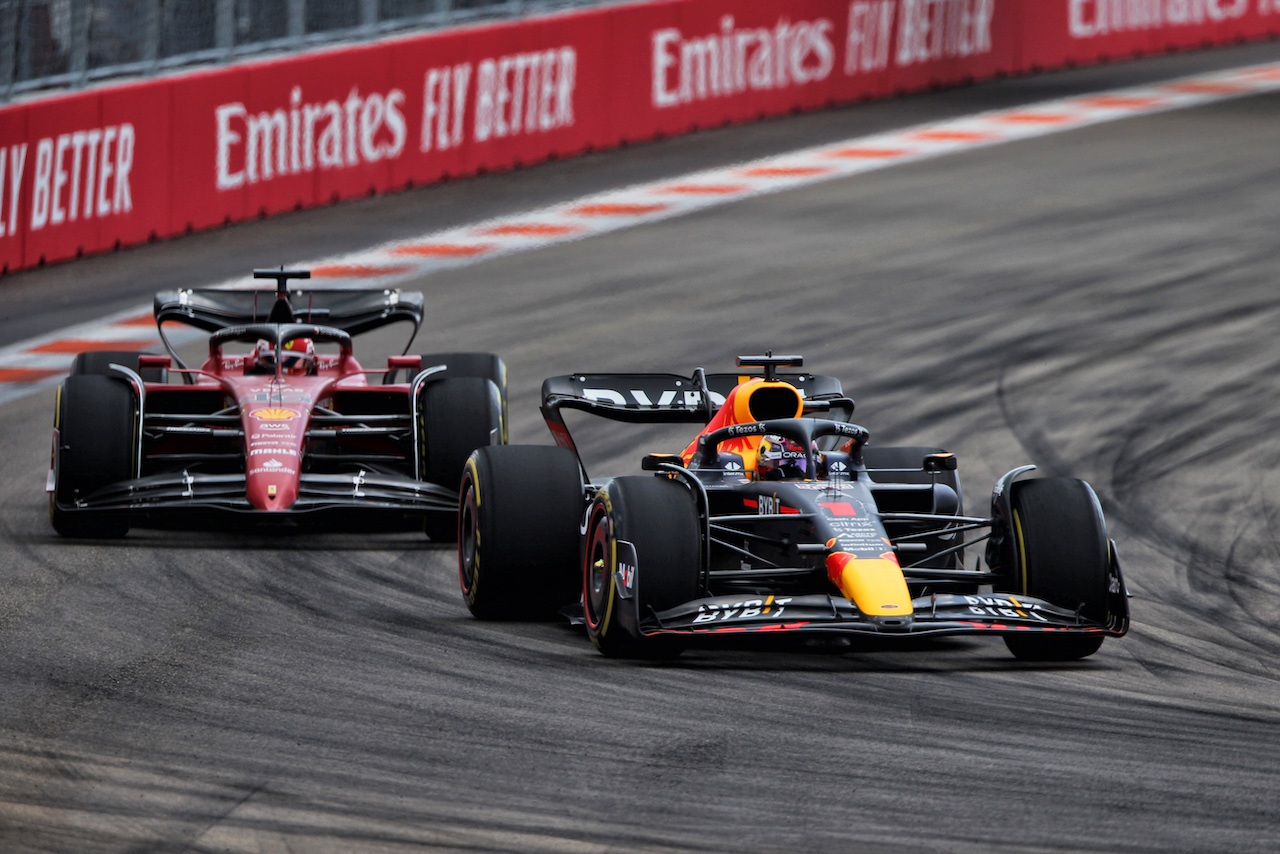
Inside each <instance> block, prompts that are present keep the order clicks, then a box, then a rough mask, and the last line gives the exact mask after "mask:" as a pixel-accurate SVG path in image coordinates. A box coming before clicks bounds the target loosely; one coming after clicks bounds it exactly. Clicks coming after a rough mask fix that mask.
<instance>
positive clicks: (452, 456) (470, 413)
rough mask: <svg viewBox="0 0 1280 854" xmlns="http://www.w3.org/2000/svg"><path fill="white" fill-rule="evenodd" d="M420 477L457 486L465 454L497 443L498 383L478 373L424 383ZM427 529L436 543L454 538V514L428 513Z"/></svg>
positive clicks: (499, 420) (499, 429) (499, 415)
mask: <svg viewBox="0 0 1280 854" xmlns="http://www.w3.org/2000/svg"><path fill="white" fill-rule="evenodd" d="M421 411H422V425H421V429H422V441H421V447H422V456H423V460H422V472H423V480H426V481H428V482H430V483H434V484H438V485H440V486H446V487H448V488H450V489H454V488H456V487H457V485H458V482H459V480H460V479H461V478H462V470H463V468H464V467H465V466H466V464H467V457H469V456H471V452H472V451H474V450H475V449H476V448H479V447H483V446H486V445H492V444H500V443H501V441H500V437H501V433H502V407H501V402H500V401H499V399H498V388H497V386H495V385H494V384H493V382H492V381H490V380H486V379H483V378H481V377H458V378H456V379H445V380H439V381H437V382H432V383H428V384H427V386H426V387H425V388H424V389H423V391H422V410H421ZM425 527H426V532H427V535H428V536H430V537H431V539H433V540H436V541H438V542H450V543H451V542H455V541H457V539H458V527H457V520H456V519H455V518H454V517H453V516H452V514H446V513H440V514H433V515H430V516H428V517H427V520H426V523H425Z"/></svg>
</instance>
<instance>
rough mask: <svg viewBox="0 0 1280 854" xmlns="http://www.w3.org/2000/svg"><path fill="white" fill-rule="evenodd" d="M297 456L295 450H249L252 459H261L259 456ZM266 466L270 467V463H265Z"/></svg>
mask: <svg viewBox="0 0 1280 854" xmlns="http://www.w3.org/2000/svg"><path fill="white" fill-rule="evenodd" d="M297 455H298V451H297V449H295V448H278V447H268V448H252V449H250V450H249V456H251V457H259V456H282V457H296V456H297ZM264 465H269V463H264Z"/></svg>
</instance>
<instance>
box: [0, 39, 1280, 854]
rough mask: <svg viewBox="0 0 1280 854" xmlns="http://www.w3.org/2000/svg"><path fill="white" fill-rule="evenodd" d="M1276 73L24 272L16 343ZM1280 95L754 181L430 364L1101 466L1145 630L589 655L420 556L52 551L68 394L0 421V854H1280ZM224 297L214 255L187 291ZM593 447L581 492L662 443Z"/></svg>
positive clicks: (575, 276)
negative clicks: (295, 277) (342, 262)
mask: <svg viewBox="0 0 1280 854" xmlns="http://www.w3.org/2000/svg"><path fill="white" fill-rule="evenodd" d="M1276 59H1280V46H1277V45H1275V44H1262V45H1255V46H1245V47H1240V48H1232V49H1229V50H1224V51H1216V52H1212V53H1197V54H1187V55H1180V56H1170V57H1159V58H1154V59H1148V60H1145V61H1142V62H1137V63H1124V64H1116V65H1111V66H1104V67H1101V68H1095V69H1086V70H1076V71H1071V72H1065V73H1061V74H1054V75H1047V76H1043V77H1035V78H1023V79H1016V80H1005V81H996V82H993V83H990V84H983V85H979V86H975V87H971V88H968V89H963V90H956V91H951V92H938V93H930V94H926V95H921V96H917V97H912V98H906V99H901V100H896V101H890V102H885V103H880V104H869V105H862V106H857V107H852V108H849V109H844V110H837V111H830V112H824V113H818V114H812V115H806V116H799V117H792V118H788V119H784V120H778V121H771V122H766V123H762V124H757V125H750V126H744V127H736V128H726V129H721V130H717V131H713V132H708V133H704V134H701V135H698V136H694V137H689V138H684V139H676V140H668V141H666V142H663V143H659V144H653V145H646V146H637V147H634V148H631V149H627V150H624V151H619V152H611V153H603V154H598V155H593V156H591V157H588V158H584V159H582V160H577V161H566V162H561V163H552V164H547V165H545V166H542V167H538V168H534V169H530V170H525V171H522V172H513V173H508V174H503V175H494V176H487V177H484V178H480V179H476V180H471V181H462V182H457V183H453V184H448V185H444V186H441V187H438V188H431V189H427V190H422V191H417V192H413V193H407V194H402V195H397V196H389V197H385V198H377V199H369V200H363V201H360V202H356V203H351V204H346V205H340V206H336V207H333V208H327V209H324V210H320V211H315V212H310V213H304V214H296V215H291V216H286V217H280V218H278V219H273V220H268V221H266V222H261V223H254V224H250V225H245V226H238V227H235V228H230V229H226V230H222V231H218V232H212V233H209V234H203V235H197V236H194V237H191V238H188V239H184V240H179V241H174V242H171V243H163V244H157V245H153V246H148V247H143V248H140V249H136V250H130V251H126V252H121V253H117V254H115V255H110V256H104V257H101V258H92V259H87V260H84V261H80V262H76V263H72V264H67V265H62V266H58V267H51V268H49V269H45V270H39V271H34V272H31V273H24V274H21V275H15V276H10V277H7V278H5V279H0V335H2V336H4V340H7V341H14V340H17V339H18V338H22V337H27V336H29V335H32V334H35V333H36V332H42V331H48V330H52V329H54V328H57V327H58V326H61V325H65V324H66V323H69V322H71V321H77V320H84V319H88V318H91V317H93V316H95V315H96V314H98V313H102V312H106V311H109V310H116V309H120V308H127V307H130V306H132V305H135V304H136V305H139V306H141V305H146V304H147V298H148V296H149V294H150V293H151V292H153V291H155V290H157V289H159V288H161V287H172V286H173V285H175V284H186V283H189V284H199V283H200V282H201V281H204V280H208V281H216V280H219V279H221V278H225V277H227V276H229V275H232V274H235V273H239V272H246V273H247V271H248V270H249V269H250V268H251V267H254V266H267V265H270V264H276V263H283V262H292V261H295V260H299V259H302V258H307V257H314V256H317V255H320V254H329V253H331V252H334V251H338V250H341V249H344V248H353V249H354V248H357V247H358V246H360V245H363V243H362V241H363V242H364V243H368V242H373V241H375V240H378V239H386V238H390V237H395V236H398V235H401V234H413V233H419V232H422V231H425V230H427V229H430V228H434V227H437V226H439V227H444V226H448V225H454V224H458V223H463V222H468V221H471V220H474V219H479V218H481V217H483V216H489V215H496V214H499V213H504V212H514V211H519V210H522V209H525V208H529V207H534V206H536V205H540V204H546V203H549V202H552V201H555V200H560V199H567V198H571V197H573V196H575V195H578V194H581V193H583V192H586V191H589V190H594V189H600V188H604V187H608V186H614V185H620V184H625V183H631V182H634V181H639V180H646V179H650V178H656V177H660V176H663V175H669V174H670V175H674V174H679V173H681V172H684V171H689V170H691V169H693V168H696V167H702V166H710V165H715V164H718V163H724V162H732V161H734V160H739V159H746V158H748V157H752V156H757V155H760V154H764V153H769V152H773V151H780V150H784V149H786V148H790V147H800V146H803V145H811V144H816V143H818V142H823V141H827V140H836V139H841V138H844V137H848V136H854V135H858V134H862V133H869V132H872V131H875V130H882V129H886V128H892V127H899V126H905V125H910V124H914V123H917V122H920V121H923V120H925V119H932V118H940V117H944V116H951V115H959V114H963V113H966V112H972V111H976V110H978V109H984V108H988V107H995V106H1006V105H1012V104H1017V103H1021V102H1024V101H1033V100H1040V99H1044V98H1048V97H1058V96H1061V95H1064V94H1068V93H1070V92H1074V91H1087V90H1090V89H1101V88H1112V87H1116V86H1122V85H1128V84H1133V83H1137V82H1146V81H1149V80H1156V79H1161V78H1163V77H1166V76H1173V75H1176V74H1184V73H1190V72H1194V71H1199V70H1204V69H1208V68H1214V67H1227V66H1232V65H1238V64H1245V63H1247V62H1256V61H1275V60H1276ZM1278 141H1280V97H1276V96H1266V97H1253V98H1247V99H1240V100H1235V101H1225V102H1221V103H1218V104H1214V105H1210V106H1206V107H1201V108H1197V109H1193V110H1186V111H1180V112H1173V113H1166V114H1160V115H1153V116H1148V117H1144V118H1139V119H1133V120H1127V121H1122V122H1115V123H1111V124H1107V125H1102V126H1096V127H1091V128H1087V129H1083V130H1077V131H1073V132H1069V133H1063V134H1058V135H1054V136H1048V137H1044V138H1041V139H1036V140H1032V141H1028V142H1022V143H1017V144H1012V145H1005V146H1000V147H995V148H990V149H984V150H978V151H972V152H968V153H965V154H962V155H957V156H954V157H949V158H943V159H938V160H934V161H929V162H924V163H919V164H914V165H908V166H905V167H902V168H895V169H889V170H885V171H881V172H877V173H874V174H869V175H865V176H862V177H858V178H855V179H851V180H845V181H838V182H832V183H827V184H821V185H816V186H811V187H808V188H805V189H802V190H797V191H794V192H789V193H783V194H779V195H774V196H768V197H762V198H755V199H751V200H748V201H745V202H742V203H740V204H736V205H731V206H726V207H722V208H718V209H714V210H710V211H705V212H703V213H700V214H697V215H694V216H689V217H686V218H683V219H677V220H670V221H665V222H660V223H657V224H653V225H649V226H644V227H641V228H637V229H633V230H629V231H622V232H617V233H613V234H609V235H606V236H603V237H599V238H595V239H591V240H585V241H581V242H577V243H573V244H568V245H563V246H558V247H554V248H550V249H546V250H542V251H538V252H534V253H529V254H525V255H518V256H512V257H507V258H501V259H496V260H494V261H491V262H486V263H482V264H478V265H475V266H472V267H468V268H463V269H459V270H454V271H451V272H445V273H441V274H438V275H435V276H433V277H431V278H429V279H425V280H423V281H422V282H421V283H419V284H420V287H421V289H422V290H423V291H425V293H426V295H427V301H428V306H429V309H430V317H429V320H428V322H427V324H426V327H425V329H424V332H423V337H422V339H421V341H420V343H421V344H422V348H423V349H432V350H455V349H485V350H495V351H497V352H499V353H500V354H501V355H502V356H503V358H504V359H505V360H506V361H507V364H508V366H509V368H510V375H511V413H512V419H513V422H512V439H513V441H523V442H538V443H549V436H548V434H547V432H546V430H545V428H544V427H543V426H542V425H541V420H540V417H539V415H538V412H537V394H538V387H539V384H540V382H541V380H542V379H543V378H544V377H546V376H549V375H552V374H558V373H567V372H569V371H575V370H584V369H594V370H601V371H607V370H662V371H675V372H689V371H691V370H692V369H693V368H694V367H696V366H705V367H706V368H708V369H727V368H728V367H729V366H730V365H731V364H732V359H733V357H734V356H735V355H738V354H741V353H751V352H758V351H760V350H763V349H765V348H772V349H773V350H774V351H775V352H783V351H786V352H797V353H801V354H803V355H804V356H805V357H806V367H807V368H809V369H811V370H813V371H815V372H818V373H826V374H833V375H835V376H837V377H840V378H841V379H842V380H843V381H844V384H845V388H846V390H847V391H849V392H850V393H851V395H852V396H853V397H855V398H856V399H857V400H858V413H857V416H856V419H855V420H857V421H858V422H859V423H861V424H863V425H865V426H867V427H868V428H869V429H870V430H871V433H872V437H873V441H875V442H877V443H879V444H936V445H941V446H944V447H947V448H948V449H950V450H953V451H955V452H956V453H957V454H958V455H959V456H960V461H961V463H960V465H961V477H962V480H963V483H964V486H965V492H966V499H967V504H968V506H969V507H970V509H974V510H976V509H978V508H981V507H983V506H984V505H985V502H986V495H987V494H988V492H989V490H990V488H991V485H992V484H993V482H994V480H995V478H996V477H997V476H999V475H1000V474H1001V473H1003V472H1004V471H1006V470H1008V469H1010V468H1013V467H1014V466H1017V465H1021V464H1023V463H1027V462H1030V463H1034V464H1036V465H1037V466H1039V467H1040V468H1041V470H1042V471H1044V472H1047V473H1050V474H1064V475H1072V476H1077V477H1083V478H1085V479H1087V480H1089V481H1090V482H1091V483H1093V485H1094V486H1095V488H1096V489H1097V490H1098V492H1099V494H1100V495H1101V497H1102V500H1103V502H1104V505H1105V507H1106V510H1107V513H1108V515H1109V521H1110V526H1111V534H1112V536H1114V537H1115V538H1116V540H1117V541H1118V543H1119V548H1120V555H1121V558H1122V561H1123V566H1124V569H1125V572H1126V576H1127V580H1128V584H1129V587H1130V589H1131V590H1132V592H1133V594H1134V599H1133V600H1132V609H1133V617H1134V623H1133V628H1132V631H1131V632H1130V634H1129V636H1128V637H1126V638H1124V639H1122V640H1119V641H1108V642H1107V643H1106V644H1104V646H1103V648H1102V650H1101V651H1100V652H1099V653H1098V654H1097V655H1095V656H1094V657H1092V658H1090V659H1088V660H1086V661H1084V662H1080V663H1073V664H1068V665H1055V666H1044V665H1035V666H1033V665H1026V664H1020V663H1018V662H1016V661H1015V660H1013V659H1012V658H1011V657H1010V656H1009V654H1008V653H1007V651H1006V650H1005V648H1004V645H1003V644H1002V643H1000V641H999V640H995V639H953V640H945V641H935V642H927V643H917V644H915V645H913V646H912V647H911V648H904V649H892V648H884V647H878V646H872V645H867V644H854V645H852V646H832V645H825V646H821V647H813V648H798V647H788V648H783V649H767V648H766V649H760V648H745V647H742V646H739V647H737V648H732V649H724V650H715V649H712V650H696V651H692V652H690V653H687V654H686V655H685V656H683V657H682V658H680V659H677V660H676V661H675V662H673V663H668V664H629V663H625V662H615V661H610V660H606V659H604V658H603V657H601V656H599V655H598V654H597V653H596V652H595V650H594V649H593V648H592V647H591V646H590V644H589V643H588V642H587V641H586V639H585V637H583V636H582V635H581V634H580V633H578V632H577V631H575V630H573V629H571V628H569V627H567V626H562V625H559V624H545V623H497V624H495V623H480V622H477V621H475V620H473V619H471V618H470V616H469V615H468V614H467V612H466V609H465V608H464V606H463V604H462V602H461V599H460V596H459V594H458V591H457V580H456V564H455V559H454V554H453V551H452V550H451V549H449V548H442V547H439V546H436V545H433V544H430V543H428V542H427V541H426V540H425V539H424V538H422V537H417V536H413V535H392V536H379V537H376V538H374V537H354V536H339V535H326V536H321V537H316V538H297V537H289V536H279V535H272V534H270V533H250V534H244V535H237V536H230V535H225V534H217V533H202V534H194V535H175V534H173V533H166V532H156V531H139V532H135V533H133V534H131V535H130V537H129V538H128V539H126V540H123V541H120V542H111V543H101V542H73V541H65V540H60V539H58V538H57V537H56V536H55V535H54V534H53V532H52V530H51V529H50V528H49V525H48V521H47V518H46V512H45V506H44V495H43V492H42V487H43V484H44V476H45V469H46V466H47V460H48V448H49V425H50V421H51V416H52V401H51V399H50V397H51V396H50V395H48V394H41V395H37V396H33V397H28V398H25V399H22V400H19V401H16V402H12V403H9V404H6V405H5V406H3V407H0V579H2V587H0V851H3V852H5V854H27V853H28V852H68V854H91V853H92V852H112V854H143V852H147V854H150V852H157V853H159V852H165V853H166V854H167V853H168V852H172V854H179V852H182V854H213V852H236V854H239V853H240V852H246V854H248V853H249V852H254V853H255V854H268V852H305V853H306V854H313V852H314V854H329V852H333V854H338V852H342V854H374V852H377V854H384V853H385V854H392V852H394V854H401V852H425V851H513V852H514V851H572V852H608V851H706V852H721V851H741V852H775V851H818V852H828V851H829V852H889V851H892V852H959V854H969V852H972V854H979V852H1035V854H1048V852H1062V854H1066V852H1073V853H1074V852H1152V854H1156V852H1160V854H1164V852H1222V851H1231V852H1258V854H1266V852H1274V851H1276V850H1280V794H1278V793H1280V739H1277V733H1278V732H1280V547H1278V546H1277V525H1278V518H1277V517H1278V514H1280V483H1278V482H1277V476H1276V474H1275V471H1276V469H1277V465H1278V464H1280V408H1278V407H1277V403H1276V401H1277V400H1280V334H1278V332H1280V301H1278V300H1277V293H1280V291H1277V285H1276V279H1277V275H1278V274H1280V251H1277V245H1278V242H1280V238H1278V235H1280V145H1278ZM193 271H195V272H193ZM664 439H665V437H661V438H660V437H658V436H656V435H654V434H647V433H646V434H644V435H642V436H640V437H639V438H638V439H636V440H635V441H633V442H629V443H622V442H621V441H620V440H619V439H618V438H617V437H616V436H614V435H609V436H607V438H595V439H592V440H591V441H589V442H588V443H587V444H588V446H589V450H590V454H591V459H589V460H588V462H589V464H590V466H591V468H592V472H593V473H596V474H609V473H615V472H617V471H620V470H622V469H627V468H629V467H634V465H635V463H636V461H637V460H638V459H639V457H640V455H641V454H642V453H643V452H645V451H649V450H668V449H674V448H668V447H654V446H653V445H652V444H650V443H652V442H656V441H661V440H664Z"/></svg>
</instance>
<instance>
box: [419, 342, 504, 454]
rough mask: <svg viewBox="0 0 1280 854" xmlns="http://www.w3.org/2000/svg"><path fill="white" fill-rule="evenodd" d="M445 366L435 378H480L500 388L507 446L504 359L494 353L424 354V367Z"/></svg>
mask: <svg viewBox="0 0 1280 854" xmlns="http://www.w3.org/2000/svg"><path fill="white" fill-rule="evenodd" d="M433 365H445V366H446V367H445V369H444V371H443V372H442V373H439V374H433V376H437V377H441V378H444V379H456V378H458V377H480V378H481V379H486V380H489V381H490V382H492V383H493V384H494V385H496V386H497V387H498V396H499V399H500V400H501V402H502V441H500V442H498V444H500V445H505V444H507V366H506V364H504V363H503V361H502V359H500V358H498V356H496V355H495V354H493V353H424V354H423V355H422V367H424V368H430V367H432V366H433Z"/></svg>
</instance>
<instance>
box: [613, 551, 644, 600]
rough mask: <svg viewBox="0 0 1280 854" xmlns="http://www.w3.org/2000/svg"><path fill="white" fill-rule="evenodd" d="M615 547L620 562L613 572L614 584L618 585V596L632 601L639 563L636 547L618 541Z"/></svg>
mask: <svg viewBox="0 0 1280 854" xmlns="http://www.w3.org/2000/svg"><path fill="white" fill-rule="evenodd" d="M615 547H616V548H617V555H618V561H617V564H616V565H615V567H614V570H613V578H614V583H615V584H617V587H618V595H619V596H621V597H622V598H623V599H630V598H632V597H633V596H634V595H635V592H636V566H637V564H638V563H639V561H638V560H637V559H636V547H635V545H634V544H632V543H629V542H627V541H626V540H618V541H617V543H616V544H615Z"/></svg>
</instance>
